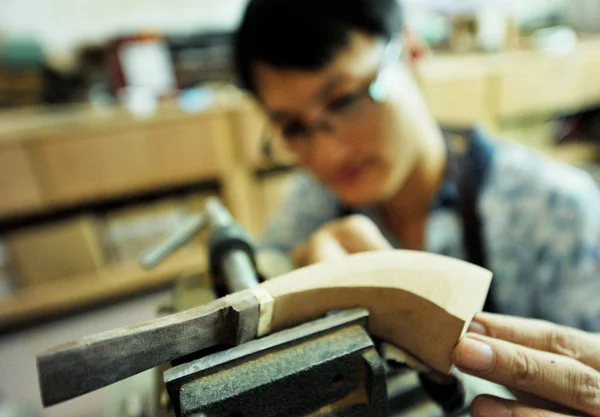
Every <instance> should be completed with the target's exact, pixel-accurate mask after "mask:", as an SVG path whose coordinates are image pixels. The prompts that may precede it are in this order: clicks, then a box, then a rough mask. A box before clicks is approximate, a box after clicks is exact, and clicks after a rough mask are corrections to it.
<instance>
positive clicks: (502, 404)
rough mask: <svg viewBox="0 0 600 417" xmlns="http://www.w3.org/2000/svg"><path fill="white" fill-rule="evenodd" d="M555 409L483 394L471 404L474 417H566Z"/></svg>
mask: <svg viewBox="0 0 600 417" xmlns="http://www.w3.org/2000/svg"><path fill="white" fill-rule="evenodd" d="M567 415H569V414H560V413H557V412H554V411H549V410H544V409H539V408H535V407H530V406H527V405H524V404H521V403H518V402H516V401H509V400H504V399H501V398H496V397H492V396H489V395H481V396H479V397H477V398H475V400H473V403H472V404H471V416H473V417H564V416H567Z"/></svg>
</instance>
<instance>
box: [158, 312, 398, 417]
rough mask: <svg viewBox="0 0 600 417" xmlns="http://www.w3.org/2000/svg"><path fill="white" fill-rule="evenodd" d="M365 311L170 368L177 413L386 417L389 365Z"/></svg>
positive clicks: (168, 384)
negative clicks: (370, 332)
mask: <svg viewBox="0 0 600 417" xmlns="http://www.w3.org/2000/svg"><path fill="white" fill-rule="evenodd" d="M368 317H369V313H368V312H367V311H366V310H362V309H357V310H350V311H344V312H341V313H339V314H335V315H331V316H329V317H326V318H323V319H320V320H316V321H314V322H310V323H306V324H303V325H300V326H298V327H295V328H292V329H289V330H284V331H281V332H279V333H276V334H273V335H270V336H267V337H265V338H264V339H261V340H254V341H251V342H248V343H245V344H243V345H240V346H237V347H234V348H231V349H228V350H226V351H222V352H218V353H215V354H212V355H211V356H209V357H207V358H202V359H199V360H196V361H194V362H190V363H188V364H185V365H180V366H178V367H175V368H172V369H169V370H168V371H166V372H165V374H164V381H165V384H166V388H167V391H168V393H169V396H170V398H171V403H172V405H173V410H174V412H175V415H177V416H181V417H192V416H206V417H229V416H237V415H240V416H241V415H243V416H246V417H255V416H256V417H271V416H302V415H308V414H310V415H315V416H325V415H329V416H333V415H335V416H365V417H369V416H373V417H375V416H377V417H380V416H386V415H387V407H388V406H387V391H386V381H385V367H384V365H383V362H382V361H381V358H380V357H379V355H378V354H377V351H376V350H375V346H374V344H373V341H372V339H371V338H370V337H369V335H368V333H367V331H366V328H367V321H368Z"/></svg>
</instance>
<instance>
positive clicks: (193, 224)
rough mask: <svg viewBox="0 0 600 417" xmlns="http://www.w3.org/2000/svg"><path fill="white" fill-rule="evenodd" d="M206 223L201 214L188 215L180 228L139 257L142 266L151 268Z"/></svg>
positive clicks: (188, 239)
mask: <svg viewBox="0 0 600 417" xmlns="http://www.w3.org/2000/svg"><path fill="white" fill-rule="evenodd" d="M205 225H206V216H203V215H201V214H198V215H195V216H192V217H190V218H189V219H188V220H187V221H186V222H185V223H184V224H183V226H182V227H181V228H179V229H178V230H176V231H175V233H173V234H172V235H171V236H169V237H168V238H167V239H166V240H165V241H164V242H162V243H160V244H159V245H158V246H156V247H154V248H152V249H150V250H149V251H148V252H146V253H144V254H143V255H142V258H141V263H142V266H143V267H144V268H146V269H152V268H154V267H155V266H157V265H158V264H159V263H160V262H162V261H163V260H164V259H165V258H166V257H167V256H169V255H171V254H172V253H173V252H175V251H176V250H178V249H179V248H181V247H182V246H183V245H185V244H186V243H187V242H189V241H190V240H191V239H193V238H194V236H196V235H197V234H198V233H200V231H201V230H202V229H203V228H204V226H205Z"/></svg>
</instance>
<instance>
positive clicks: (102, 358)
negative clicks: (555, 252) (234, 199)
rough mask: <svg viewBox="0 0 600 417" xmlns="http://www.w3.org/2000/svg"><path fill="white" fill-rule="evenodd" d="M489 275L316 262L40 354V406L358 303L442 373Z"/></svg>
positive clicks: (380, 256) (410, 265)
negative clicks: (181, 309) (171, 312)
mask: <svg viewBox="0 0 600 417" xmlns="http://www.w3.org/2000/svg"><path fill="white" fill-rule="evenodd" d="M491 278H492V274H491V273H490V272H489V271H487V270H485V269H482V268H480V267H477V266H474V265H471V264H469V263H466V262H463V261H460V260H457V259H453V258H449V257H444V256H440V255H433V254H428V253H423V252H412V251H402V250H392V251H382V252H367V253H362V254H356V255H351V256H348V257H346V258H343V259H341V260H337V261H334V262H329V263H321V264H317V265H313V266H310V267H307V268H303V269H299V270H296V271H294V272H291V273H289V274H285V275H283V276H281V277H278V278H274V279H272V280H269V281H266V282H263V283H262V284H260V285H258V286H256V287H254V288H251V289H248V290H244V291H240V292H237V293H234V294H231V295H228V296H226V297H224V298H220V299H218V300H215V301H212V302H210V303H208V304H205V305H203V306H200V307H196V308H193V309H190V310H186V311H183V312H181V313H177V314H173V315H171V316H167V317H161V318H158V319H155V320H153V321H151V322H148V323H143V324H139V325H135V326H130V327H126V328H122V329H116V330H111V331H108V332H105V333H102V334H98V335H93V336H90V337H87V338H83V339H81V340H79V341H75V342H72V343H67V344H65V345H62V346H57V347H55V348H52V349H49V350H47V351H45V352H42V353H40V354H39V355H38V357H37V364H38V374H39V378H40V388H41V394H42V400H43V403H44V405H46V406H48V405H52V404H56V403H58V402H62V401H65V400H68V399H70V398H74V397H76V396H79V395H83V394H85V393H87V392H91V391H93V390H95V389H98V388H102V387H104V386H106V385H109V384H112V383H114V382H117V381H119V380H121V379H124V378H127V377H129V376H132V375H135V374H137V373H139V372H142V371H144V370H147V369H150V368H153V367H155V366H159V365H161V364H163V363H165V362H168V361H171V360H174V359H177V358H180V357H183V356H185V355H188V354H191V353H194V352H198V351H201V350H203V349H205V348H209V347H213V346H216V345H230V346H231V345H236V344H239V343H243V342H245V341H248V340H250V339H253V338H256V337H261V336H264V335H266V334H269V333H272V332H276V331H278V330H281V329H284V328H288V327H291V326H294V325H297V324H300V323H303V322H307V321H310V320H313V319H317V318H320V317H322V316H324V315H325V314H326V313H328V312H330V311H332V310H341V309H349V308H357V307H361V308H366V309H368V310H369V332H370V334H371V335H373V336H375V337H376V338H378V339H381V340H383V341H385V342H388V343H389V344H392V345H394V346H396V347H398V348H400V349H402V350H403V351H404V352H406V353H408V354H410V355H411V356H413V357H415V358H416V359H418V360H419V361H421V362H423V363H424V364H425V365H426V366H428V367H430V368H433V369H435V370H438V371H441V372H444V373H449V372H450V371H451V370H452V361H451V357H452V351H453V350H454V347H455V346H456V344H457V343H458V341H459V340H460V338H461V337H462V335H463V334H464V332H465V331H466V329H467V327H468V324H469V322H470V321H471V319H472V318H473V316H474V315H475V314H476V313H477V312H479V311H480V310H481V309H482V308H483V304H484V301H485V298H486V295H487V292H488V289H489V286H490V283H491Z"/></svg>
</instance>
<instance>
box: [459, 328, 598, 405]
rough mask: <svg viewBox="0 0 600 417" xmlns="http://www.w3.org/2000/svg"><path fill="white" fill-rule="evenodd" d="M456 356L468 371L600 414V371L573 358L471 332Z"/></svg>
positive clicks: (462, 367)
mask: <svg viewBox="0 0 600 417" xmlns="http://www.w3.org/2000/svg"><path fill="white" fill-rule="evenodd" d="M453 359H454V363H455V364H456V365H457V366H458V367H459V368H460V369H461V370H462V371H464V372H466V373H469V374H472V375H475V376H478V377H481V378H484V379H487V380H489V381H492V382H496V383H498V384H501V385H504V386H506V387H508V388H512V389H517V390H520V391H524V392H528V393H530V394H534V395H537V396H538V397H541V398H545V399H547V400H550V401H553V402H555V403H558V404H561V405H564V406H566V407H569V408H571V409H575V410H579V411H583V412H587V413H590V414H591V415H594V416H600V373H599V372H597V371H596V370H594V369H592V368H591V367H589V366H587V365H584V364H582V363H580V362H578V361H576V360H574V359H572V358H569V357H566V356H561V355H557V354H553V353H549V352H543V351H539V350H535V349H531V348H528V347H525V346H520V345H516V344H513V343H510V342H506V341H503V340H497V339H492V338H490V337H486V336H480V335H469V334H468V335H466V336H465V337H464V338H463V339H462V340H461V341H460V343H459V344H458V346H457V347H456V349H455V352H454V358H453Z"/></svg>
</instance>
